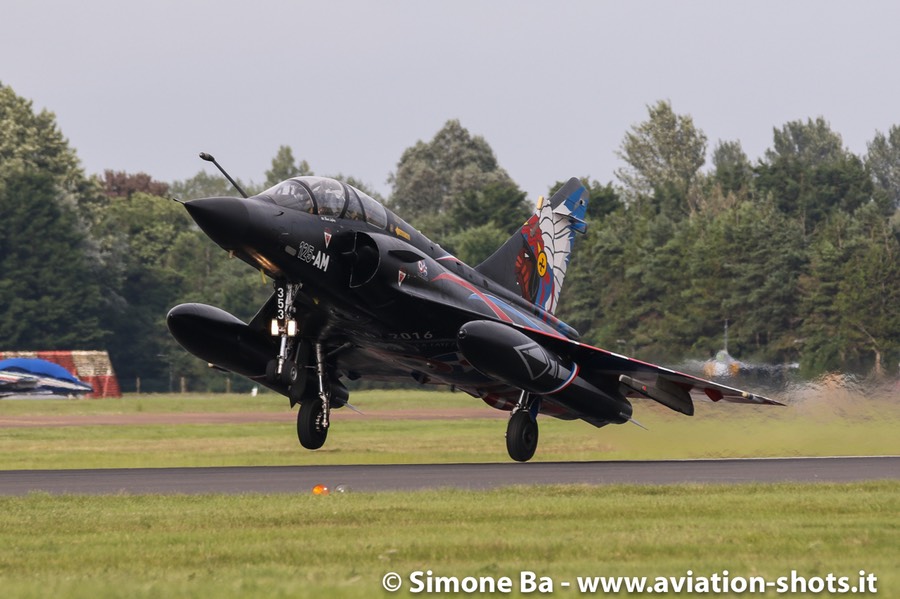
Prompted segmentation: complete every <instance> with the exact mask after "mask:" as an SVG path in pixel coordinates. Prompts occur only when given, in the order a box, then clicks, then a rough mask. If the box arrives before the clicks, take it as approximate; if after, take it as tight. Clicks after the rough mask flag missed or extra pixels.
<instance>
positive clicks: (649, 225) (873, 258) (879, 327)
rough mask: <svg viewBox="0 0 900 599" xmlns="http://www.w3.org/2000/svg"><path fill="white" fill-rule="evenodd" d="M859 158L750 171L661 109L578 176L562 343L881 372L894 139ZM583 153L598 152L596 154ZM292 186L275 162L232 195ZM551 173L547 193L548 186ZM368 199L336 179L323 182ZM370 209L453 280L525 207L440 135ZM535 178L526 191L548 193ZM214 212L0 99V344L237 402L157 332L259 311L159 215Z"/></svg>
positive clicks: (894, 278)
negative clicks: (84, 164) (585, 206)
mask: <svg viewBox="0 0 900 599" xmlns="http://www.w3.org/2000/svg"><path fill="white" fill-rule="evenodd" d="M867 149H868V152H867V154H866V155H865V156H856V155H854V154H852V153H850V152H849V151H848V150H846V149H845V148H844V147H843V143H842V141H841V138H840V135H839V134H838V133H836V132H834V131H832V130H831V129H830V126H829V125H828V123H827V122H826V121H825V120H823V119H821V118H818V119H809V120H807V121H795V122H790V123H787V124H785V125H784V126H782V127H781V128H775V129H774V134H773V144H772V147H771V148H770V149H769V150H767V151H766V153H765V155H764V156H763V157H762V158H760V159H757V160H756V161H755V162H753V161H751V160H750V159H749V158H748V157H747V156H746V154H745V153H744V152H743V150H742V148H741V145H740V143H739V142H738V141H719V142H718V143H717V144H716V145H715V147H713V149H712V151H711V153H709V154H710V155H711V157H712V165H711V166H710V167H709V168H704V167H705V166H706V165H705V161H706V156H707V154H708V147H707V139H706V136H705V135H704V134H703V132H702V130H700V129H699V128H698V127H697V126H695V125H694V123H693V120H692V119H691V117H690V116H686V115H679V114H676V113H675V112H674V111H673V109H672V106H671V105H670V103H668V102H665V101H661V102H658V103H656V104H655V105H652V106H648V115H647V120H646V121H644V122H642V123H639V124H637V125H635V126H633V127H632V129H631V130H630V131H628V132H626V133H625V135H624V137H623V140H622V143H621V145H620V147H619V149H618V154H619V156H620V158H621V159H622V163H623V165H624V166H623V167H622V168H621V169H620V170H619V171H617V172H616V180H615V181H614V182H613V181H610V182H606V183H600V182H598V181H596V180H592V179H590V178H589V177H584V178H583V180H584V182H585V185H586V186H587V187H588V189H589V190H590V194H591V203H590V206H589V214H588V220H589V226H588V232H587V234H586V235H585V236H584V237H583V238H582V239H579V240H578V241H577V245H576V248H575V251H574V253H573V258H572V261H571V263H570V265H569V272H568V275H567V279H566V289H565V291H564V293H563V294H562V303H561V305H560V309H559V315H560V316H561V317H562V318H563V319H564V320H566V321H568V322H569V323H570V324H572V325H573V326H575V328H577V329H578V330H579V331H580V332H581V334H582V337H583V340H584V341H587V342H589V343H592V344H595V345H598V346H601V347H606V348H608V349H612V350H615V351H621V352H626V353H629V354H632V355H636V356H638V357H642V358H646V359H653V360H660V361H663V362H667V361H677V360H681V359H683V358H685V357H693V358H698V359H704V358H706V357H709V356H710V355H712V353H714V352H715V351H716V350H717V349H719V348H720V347H721V344H722V341H721V334H722V327H723V324H724V322H725V321H727V322H728V323H729V326H730V329H729V331H730V333H729V348H730V350H731V352H732V354H734V355H735V356H737V357H740V358H743V359H755V360H766V361H770V362H794V361H797V362H799V363H800V364H801V367H802V369H803V372H804V373H805V374H807V375H810V376H811V375H816V374H818V373H822V372H825V371H832V370H840V371H845V372H858V373H863V374H874V375H882V374H896V372H897V364H898V360H900V309H898V306H900V259H898V257H900V127H898V126H894V127H892V128H890V130H889V131H888V132H887V133H886V134H882V133H878V134H876V135H875V137H874V138H873V140H872V141H871V142H870V143H869V144H868V148H867ZM598 151H601V150H598ZM304 174H313V170H312V168H311V167H310V165H309V164H308V163H307V162H306V161H305V160H297V159H296V158H295V156H294V153H293V150H292V149H291V148H290V147H289V146H282V147H280V148H278V149H277V151H276V153H275V156H274V157H273V159H272V163H271V169H270V170H268V171H267V172H266V173H265V175H266V180H265V181H263V182H261V183H254V182H252V181H239V183H240V185H241V186H242V187H244V188H245V189H246V190H247V191H248V192H250V193H254V192H259V191H262V190H263V189H265V188H267V187H269V186H271V185H273V184H275V183H277V182H279V181H281V180H283V179H285V178H288V177H291V176H297V175H304ZM564 175H566V176H567V175H569V173H565V174H564ZM335 177H336V178H339V179H342V180H344V181H346V182H348V183H350V184H353V185H355V186H357V187H360V188H363V189H364V190H365V191H367V192H368V193H370V195H372V196H373V197H378V194H377V193H375V192H374V191H373V190H371V189H367V188H366V185H364V184H363V183H362V182H360V181H358V180H355V179H354V178H353V177H347V176H343V175H336V176H335ZM388 182H389V184H390V185H391V193H390V195H389V197H388V198H378V199H380V200H382V201H384V203H385V204H386V205H387V206H388V207H390V208H391V209H393V210H394V211H396V212H397V213H398V214H400V215H401V216H402V217H403V218H404V219H406V220H407V221H408V222H410V223H411V224H413V225H414V226H416V227H418V228H419V229H420V230H421V231H422V232H423V233H424V234H426V235H428V236H429V237H431V238H433V239H435V240H436V241H438V242H440V243H441V244H442V245H443V246H444V247H445V248H447V249H448V250H450V251H451V252H453V253H455V254H456V255H457V256H458V257H460V258H461V259H463V260H465V261H466V262H468V263H470V264H473V265H474V264H477V263H478V262H479V261H480V260H482V259H484V258H485V257H487V256H488V255H490V253H491V252H492V251H493V250H494V249H496V248H497V247H498V246H499V245H500V244H501V243H502V242H503V241H504V240H505V239H506V238H507V237H508V236H509V235H510V234H512V232H513V231H515V230H516V229H517V228H518V227H519V226H520V225H521V223H522V222H523V221H524V220H525V219H526V218H527V216H528V215H529V214H530V213H531V211H532V201H531V200H529V199H526V197H525V194H524V192H522V190H521V189H520V188H519V186H518V185H517V184H516V183H515V182H514V181H513V180H512V179H511V177H510V176H509V175H508V174H507V173H506V171H505V170H504V169H503V168H502V167H501V166H500V165H499V164H498V161H497V159H496V156H495V155H494V153H493V151H492V149H491V148H490V146H489V144H488V143H487V141H486V140H484V139H483V138H482V137H479V136H474V135H471V134H470V133H469V132H468V131H467V130H466V129H465V128H464V127H463V126H462V125H461V124H460V123H459V122H458V121H456V120H451V121H448V122H447V123H446V124H445V125H444V127H443V128H442V129H441V130H440V131H438V132H437V134H436V135H435V136H434V138H432V139H431V140H429V141H418V142H416V143H415V144H414V145H412V146H411V147H409V148H408V149H407V150H406V151H404V153H403V154H402V156H401V157H400V159H399V161H398V163H397V167H396V170H395V172H394V173H392V174H391V176H390V179H389V181H388ZM549 183H550V182H549V181H548V193H552V192H553V191H554V190H555V188H557V187H558V186H559V185H561V183H556V184H553V185H550V184H549ZM213 195H235V194H234V191H233V190H232V189H231V188H230V184H229V183H228V182H227V181H225V180H224V178H221V177H219V176H217V175H215V176H214V175H209V174H207V173H206V172H205V171H200V172H198V173H197V175H195V176H194V177H192V178H190V179H187V180H184V181H172V182H161V181H157V180H154V179H153V178H152V177H151V176H150V175H147V174H145V173H123V172H114V171H111V170H107V171H105V172H104V173H103V174H100V175H98V174H93V175H88V174H86V173H85V172H84V171H83V169H82V168H81V166H80V164H79V161H78V158H77V155H76V152H75V150H74V149H73V148H71V147H70V146H69V143H68V141H67V140H66V139H65V138H64V137H63V135H62V133H61V132H60V130H59V128H58V126H57V125H56V122H55V117H54V116H53V114H52V113H50V112H48V111H41V112H35V111H34V109H33V107H32V104H31V102H30V101H28V100H26V99H24V98H21V97H19V96H17V95H16V94H15V93H14V91H13V90H12V89H11V88H10V87H8V86H4V85H2V84H0V346H2V349H4V350H16V349H74V348H78V349H106V350H108V351H109V353H110V356H111V358H112V361H113V365H114V367H115V368H116V371H117V374H118V375H119V378H120V382H121V384H122V385H123V387H124V388H125V389H126V390H130V389H134V388H135V386H136V385H137V380H138V379H139V378H140V380H141V387H142V389H143V390H146V391H164V390H167V389H169V388H172V387H177V386H178V384H177V381H178V380H179V379H180V378H181V377H188V379H189V380H190V385H191V388H194V389H210V390H221V389H224V388H225V387H226V386H227V385H231V384H234V385H235V386H236V387H239V386H241V385H246V383H244V382H241V381H239V380H237V379H235V380H234V381H231V380H230V378H229V377H227V376H225V375H222V374H221V373H218V372H216V371H210V370H209V369H207V368H205V365H203V364H200V363H199V361H197V360H194V359H192V358H190V357H189V356H187V354H185V353H184V352H183V351H182V350H181V349H180V348H179V347H178V346H177V344H175V343H174V342H173V341H172V339H171V338H170V336H169V335H168V332H167V330H166V327H165V315H166V313H167V311H168V310H169V308H171V307H172V306H173V305H175V304H177V303H180V302H186V301H199V302H204V303H210V304H215V305H218V306H221V307H222V308H224V309H225V310H228V311H229V312H232V313H233V314H235V315H237V316H239V317H240V318H243V319H245V320H249V319H250V318H252V316H253V315H254V313H255V312H256V310H257V309H258V308H259V307H260V306H261V305H262V304H263V302H264V301H265V299H266V298H267V297H268V295H269V293H271V285H270V284H269V283H267V282H265V281H263V280H261V277H260V274H259V273H258V272H255V271H253V270H252V269H250V268H249V267H247V266H246V265H245V264H243V263H242V262H240V261H238V260H230V259H228V258H227V255H226V254H225V253H224V252H222V251H221V250H220V249H219V248H218V247H217V246H215V245H214V244H213V243H212V242H211V241H209V240H208V239H207V238H206V237H205V236H204V235H203V234H202V233H201V232H200V231H199V230H198V229H197V227H196V226H195V225H194V224H193V222H192V221H191V219H190V218H189V216H188V215H187V213H186V211H185V210H184V209H183V207H182V206H180V205H179V204H177V203H176V202H173V201H171V199H170V198H172V197H178V198H184V199H190V198H195V197H206V196H213Z"/></svg>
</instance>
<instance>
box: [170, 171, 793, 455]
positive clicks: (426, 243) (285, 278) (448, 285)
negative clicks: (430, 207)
mask: <svg viewBox="0 0 900 599" xmlns="http://www.w3.org/2000/svg"><path fill="white" fill-rule="evenodd" d="M201 157H203V158H204V159H206V160H209V161H211V162H213V163H214V164H215V165H216V166H217V167H219V169H220V170H222V172H223V174H225V176H226V177H228V175H227V173H225V171H224V170H223V169H221V167H220V166H219V165H218V163H217V162H215V159H214V158H212V157H211V156H209V155H208V154H201ZM228 178H229V180H231V178H230V177H228ZM232 182H233V180H232ZM235 186H236V187H237V189H238V190H239V191H240V192H241V195H243V196H245V197H244V198H243V199H241V198H237V197H213V198H203V199H195V200H190V201H186V202H184V206H185V208H186V209H187V211H188V213H189V214H190V215H191V217H192V218H193V219H194V221H195V222H196V223H197V224H198V225H199V227H200V228H201V229H202V230H203V231H204V232H205V233H206V234H207V235H208V236H209V237H210V238H211V239H212V240H213V241H214V242H215V243H216V244H218V245H219V246H221V248H222V249H224V250H225V251H227V252H229V253H231V254H232V255H233V256H236V257H238V258H239V259H241V260H243V261H244V262H246V263H247V264H249V265H251V266H252V267H254V268H256V269H259V270H260V271H261V272H262V273H264V275H265V276H267V277H270V278H271V279H272V280H273V287H274V291H273V293H272V295H271V297H270V298H269V300H268V301H267V302H266V303H265V305H263V306H262V308H261V309H260V310H259V312H258V313H257V314H256V316H255V317H254V318H253V319H252V320H251V321H250V322H249V323H245V322H243V321H241V320H240V319H238V318H237V317H235V316H233V315H231V314H229V313H227V312H225V311H223V310H221V309H219V308H216V307H214V306H209V305H204V304H197V303H191V304H181V305H179V306H175V307H174V308H172V310H171V311H170V312H169V314H168V317H167V324H168V327H169V330H170V331H171V333H172V335H173V336H174V337H175V339H176V340H177V341H178V342H179V343H180V344H181V345H182V346H183V347H184V348H185V349H187V350H188V351H189V352H191V353H192V354H194V355H196V356H198V357H199V358H201V359H203V360H205V361H206V362H208V363H210V365H214V366H216V367H218V368H221V369H225V370H228V371H232V372H236V373H238V374H240V375H243V376H246V377H248V378H250V379H252V380H254V381H257V382H258V383H260V384H262V385H265V386H267V387H269V388H271V389H273V390H275V391H277V392H278V393H281V394H282V395H285V396H287V397H288V398H289V400H290V405H291V407H293V406H295V405H297V404H299V405H300V408H299V410H298V414H297V435H298V438H299V440H300V444H301V445H302V446H303V447H306V448H307V449H318V448H320V447H321V446H322V445H323V444H324V443H325V440H326V437H327V434H328V430H329V427H330V425H331V411H332V410H334V409H338V408H341V407H344V406H347V405H348V399H349V392H348V390H347V387H346V385H345V384H344V381H345V380H355V379H359V378H366V379H369V380H377V381H395V382H396V381H401V382H402V381H407V382H415V383H418V384H423V385H424V384H429V385H443V386H448V387H452V388H454V389H457V390H460V391H464V392H465V393H468V394H469V395H471V396H473V397H476V398H480V399H482V400H483V401H484V402H485V403H487V404H488V405H489V406H491V407H493V408H497V409H500V410H506V411H509V412H510V417H509V421H508V424H507V431H506V446H507V451H508V453H509V456H510V457H511V458H512V459H513V460H516V461H520V462H525V461H528V460H529V459H531V458H532V456H533V455H534V453H535V450H536V448H537V445H538V423H537V422H538V416H539V415H545V416H552V417H555V418H560V419H563V420H576V419H581V420H584V421H586V422H589V423H591V424H593V425H594V426H597V427H601V426H605V425H607V424H621V423H625V422H628V421H630V420H632V412H633V409H632V404H631V402H630V401H629V399H631V398H638V397H640V398H649V399H652V400H655V401H657V402H659V403H661V404H663V405H665V406H667V407H669V408H671V409H673V410H675V411H677V412H681V413H683V414H687V415H691V414H693V411H694V405H693V396H697V397H701V398H706V399H709V400H712V401H720V400H723V401H729V402H742V403H752V404H777V402H775V401H773V400H771V399H768V398H765V397H762V396H760V395H756V394H754V393H750V392H747V391H741V390H739V389H735V388H732V387H729V386H726V385H723V384H720V383H716V382H713V381H708V380H704V379H701V378H696V377H693V376H690V375H687V374H682V373H680V372H676V371H674V370H670V369H668V368H664V367H661V366H655V365H653V364H649V363H646V362H641V361H639V360H635V359H633V358H629V357H626V356H623V355H619V354H616V353H613V352H610V351H607V350H604V349H600V348H597V347H591V346H589V345H586V344H583V343H580V342H579V341H578V339H579V335H578V333H577V332H576V331H575V330H574V329H573V328H572V327H571V326H569V325H567V324H566V323H564V322H562V321H561V320H559V319H558V318H557V317H556V316H555V315H554V312H555V310H556V307H557V305H558V302H559V295H560V291H561V290H562V287H563V283H564V280H565V275H566V267H567V265H568V262H569V255H570V252H571V250H572V245H573V242H574V241H575V239H576V237H577V236H578V235H580V234H582V233H584V232H585V230H586V223H585V221H584V218H585V212H586V209H587V201H588V193H587V190H586V189H585V188H584V186H583V185H582V184H581V182H580V181H579V180H578V179H576V178H572V179H570V180H569V181H568V182H567V183H566V184H565V185H563V187H562V188H561V189H560V190H559V191H557V192H556V193H555V194H554V195H553V196H552V197H551V198H550V199H549V200H544V199H543V198H541V199H539V200H538V201H537V205H536V207H535V209H534V213H533V214H532V215H531V217H530V218H529V219H528V220H527V222H525V223H524V224H523V225H522V226H521V228H520V229H519V230H517V231H515V232H514V233H513V235H512V237H510V239H509V240H508V241H507V242H506V243H505V244H503V245H502V246H501V247H500V248H499V249H498V250H497V251H496V252H495V253H494V254H493V255H492V256H490V257H489V258H488V259H487V260H485V261H484V262H483V263H481V264H479V265H477V266H476V267H474V268H472V267H470V266H468V265H466V264H464V263H463V262H462V261H460V260H458V259H457V258H456V257H454V256H453V255H452V254H450V253H448V252H447V251H445V250H444V249H442V248H441V247H440V246H439V245H438V244H437V243H435V242H434V241H432V240H430V239H428V238H426V237H425V236H424V235H422V234H421V233H419V232H418V231H417V230H416V229H415V227H413V226H411V225H410V224H409V223H407V222H405V221H403V220H402V219H401V218H400V217H399V216H397V215H396V214H393V213H392V212H391V211H390V210H388V209H387V208H385V207H384V206H383V205H382V204H381V203H379V202H378V201H376V200H375V199H373V198H372V197H370V196H369V195H367V194H366V193H364V192H362V191H361V190H359V189H356V188H354V187H352V186H350V185H347V184H345V183H342V182H340V181H337V180H335V179H329V178H325V177H311V176H303V177H295V178H292V179H288V180H286V181H284V182H282V183H279V184H277V185H275V186H274V187H272V188H270V189H268V190H266V191H264V192H262V193H260V194H258V195H254V196H252V197H246V194H245V193H243V191H242V190H240V188H239V187H238V186H237V185H235Z"/></svg>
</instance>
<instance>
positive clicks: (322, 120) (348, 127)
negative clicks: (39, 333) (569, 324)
mask: <svg viewBox="0 0 900 599" xmlns="http://www.w3.org/2000/svg"><path fill="white" fill-rule="evenodd" d="M898 23H900V3H898V2H888V1H866V2H849V1H848V2H834V1H821V0H818V1H790V2H788V1H781V0H778V1H760V0H755V1H752V2H750V1H743V2H726V1H722V0H718V1H706V2H700V1H693V2H677V1H668V2H662V1H646V2H639V1H630V2H611V1H610V2H602V1H594V2H586V1H559V0H555V1H546V2H544V1H540V2H538V1H528V0H515V1H513V0H510V1H490V0H479V1H475V0H446V1H443V0H442V1H430V2H429V1H425V0H417V1H413V0H406V1H390V0H379V1H368V2H366V1H362V0H347V1H335V0H328V1H324V0H323V1H317V2H300V1H293V2H289V1H275V0H209V1H193V0H173V1H168V0H163V1H160V0H153V1H149V0H148V1H143V2H123V1H121V0H80V1H79V2H69V1H63V0H60V1H56V2H51V1H47V0H3V2H2V7H0V26H2V27H0V82H2V83H4V84H6V85H9V86H11V87H12V88H13V90H14V91H15V92H16V93H17V94H18V95H20V96H23V97H25V98H28V99H30V100H32V101H33V102H34V107H35V109H36V110H40V109H42V108H46V109H48V110H50V111H52V112H54V113H55V114H56V117H57V122H58V124H59V126H60V128H61V130H62V132H63V134H64V135H65V136H66V137H67V138H68V140H69V143H70V144H71V146H72V147H74V148H75V150H76V151H77V153H78V156H79V158H80V159H81V161H82V164H83V166H84V168H85V170H86V171H87V172H88V173H102V172H103V170H104V169H114V170H124V171H128V172H140V171H143V172H146V173H149V174H150V175H152V176H153V177H154V178H156V179H159V180H162V181H173V180H176V179H185V178H188V177H191V176H193V175H194V174H196V173H197V172H198V171H199V170H201V169H204V168H205V167H207V165H206V163H203V162H201V161H200V160H199V159H198V158H197V153H198V152H200V151H208V152H210V153H212V154H214V155H215V156H216V157H217V158H218V159H219V161H220V162H222V163H223V164H224V165H225V166H226V168H227V169H229V170H230V171H231V173H232V174H233V175H235V176H237V177H240V178H242V179H244V180H253V181H256V182H261V181H262V180H264V178H265V175H264V173H265V171H266V169H267V168H269V166H270V164H271V160H272V158H273V157H274V155H275V153H276V151H277V149H278V147H279V146H280V145H289V146H291V147H292V148H293V150H294V155H295V156H296V157H297V158H298V159H300V158H303V159H306V160H307V161H309V163H310V165H311V166H312V168H313V169H314V170H315V172H316V173H317V174H323V175H326V174H337V173H343V174H345V175H353V176H355V177H357V178H359V179H361V180H363V181H365V182H367V183H369V184H370V185H371V186H373V187H374V188H375V189H376V190H378V191H379V192H381V193H382V194H385V195H386V194H387V193H388V192H389V191H390V186H389V185H388V184H387V183H386V180H387V178H388V176H389V174H390V173H391V172H392V171H394V170H395V168H396V164H397V161H398V160H399V159H400V155H401V154H402V152H403V150H404V149H405V148H407V147H409V146H411V145H413V144H414V143H415V142H416V141H417V140H429V139H431V138H432V137H433V136H434V134H435V133H436V132H437V131H438V130H439V129H440V128H441V127H442V126H443V124H444V123H445V122H446V121H447V120H448V119H451V118H457V119H459V120H460V121H461V122H462V124H463V126H464V127H466V128H467V129H468V130H469V131H470V132H471V133H472V134H475V135H482V136H483V137H484V138H485V139H486V140H487V142H488V143H489V144H490V145H491V147H492V148H493V149H494V152H495V153H496V155H497V158H498V160H499V162H500V164H501V166H503V167H504V168H505V169H506V170H507V171H508V172H509V174H510V175H511V176H512V178H513V179H514V180H515V181H516V182H517V183H518V184H519V185H520V186H521V187H522V188H523V189H524V190H525V191H527V192H528V194H529V197H532V198H533V197H535V196H536V195H538V194H543V193H546V191H547V188H548V187H549V186H550V185H551V184H552V183H553V182H555V181H557V180H564V179H566V178H568V177H570V176H573V175H575V176H584V175H589V176H591V177H593V178H595V179H598V180H600V181H601V182H607V181H610V180H613V179H614V171H615V169H616V168H619V167H621V166H622V163H621V161H620V159H619V158H617V156H616V154H615V152H616V150H617V149H618V147H619V145H620V144H621V141H622V138H623V136H624V135H625V133H626V132H627V131H628V130H629V128H630V127H631V126H632V125H634V124H636V123H639V122H641V121H643V120H645V119H646V118H647V105H649V104H654V103H655V102H656V101H658V100H661V99H668V100H670V101H671V102H672V105H673V107H674V109H675V111H676V112H677V113H679V114H689V115H691V116H692V117H693V119H694V122H695V124H696V125H697V126H698V127H700V128H701V129H702V130H703V131H704V132H705V133H706V135H707V136H708V138H709V146H710V149H711V148H712V147H713V146H714V145H715V143H716V141H717V140H720V139H721V140H735V139H737V140H740V141H741V143H742V144H743V147H744V150H745V151H746V152H747V154H748V155H749V156H750V158H751V159H754V160H755V159H756V158H759V157H761V156H762V155H763V153H764V151H765V150H766V148H768V147H770V145H771V143H772V129H773V127H781V126H782V125H783V124H784V123H786V122H788V121H792V120H797V119H803V120H805V119H807V118H809V117H813V118H815V117H817V116H823V117H824V118H825V119H826V120H827V121H829V122H830V123H831V126H832V129H833V130H835V131H837V132H838V133H840V134H841V135H842V137H843V139H844V143H845V145H846V146H847V147H848V148H849V149H850V150H851V151H853V152H855V153H859V154H862V153H864V152H865V150H866V142H867V141H869V140H871V139H872V137H873V136H874V134H875V132H876V131H882V132H887V130H888V129H889V128H890V127H891V126H892V125H897V124H900V34H898V28H897V26H898Z"/></svg>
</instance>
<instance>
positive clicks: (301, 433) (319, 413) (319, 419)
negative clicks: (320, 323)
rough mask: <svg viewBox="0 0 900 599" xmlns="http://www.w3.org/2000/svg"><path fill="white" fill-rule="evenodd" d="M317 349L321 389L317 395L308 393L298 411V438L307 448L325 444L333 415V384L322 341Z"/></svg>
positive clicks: (317, 370) (317, 365)
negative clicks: (326, 365)
mask: <svg viewBox="0 0 900 599" xmlns="http://www.w3.org/2000/svg"><path fill="white" fill-rule="evenodd" d="M315 350H316V378H317V379H318V383H319V385H318V386H319V390H318V393H317V394H315V395H313V394H312V393H306V394H305V396H304V397H303V399H302V400H301V402H300V411H299V412H297V438H298V439H300V445H302V446H303V447H305V448H306V449H319V448H320V447H322V445H324V444H325V439H326V438H327V437H328V426H329V424H330V422H329V420H330V416H331V385H330V383H329V381H328V375H327V372H326V368H325V350H324V348H323V347H322V344H321V343H316V346H315ZM292 401H293V399H292Z"/></svg>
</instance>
